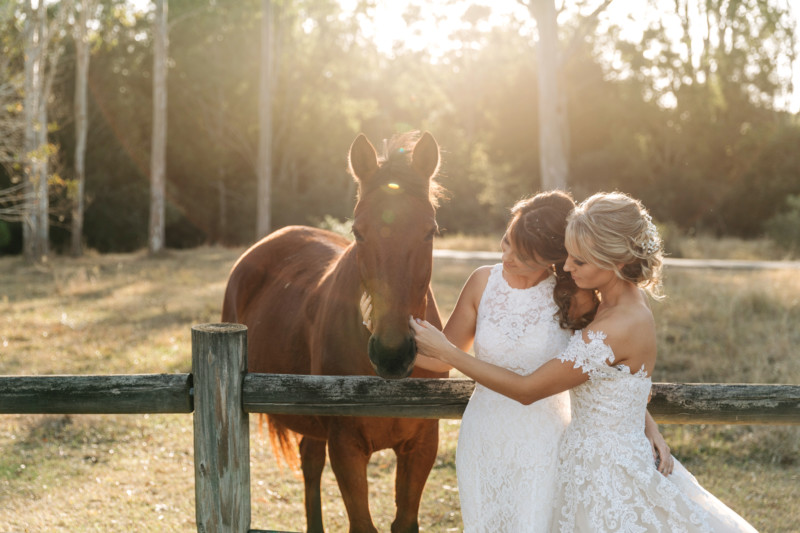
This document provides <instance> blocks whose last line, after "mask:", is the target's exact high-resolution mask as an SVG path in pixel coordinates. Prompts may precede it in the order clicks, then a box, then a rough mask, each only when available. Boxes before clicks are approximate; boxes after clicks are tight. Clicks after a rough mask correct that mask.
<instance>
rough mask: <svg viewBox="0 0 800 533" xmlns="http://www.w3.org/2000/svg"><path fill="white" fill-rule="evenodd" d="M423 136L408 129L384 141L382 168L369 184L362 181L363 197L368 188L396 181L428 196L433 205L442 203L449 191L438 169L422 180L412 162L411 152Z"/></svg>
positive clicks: (359, 194) (422, 196)
mask: <svg viewBox="0 0 800 533" xmlns="http://www.w3.org/2000/svg"><path fill="white" fill-rule="evenodd" d="M419 137H420V132H419V131H408V132H405V133H400V134H396V135H393V136H392V138H391V139H389V140H388V141H384V153H383V154H381V155H380V156H379V157H378V165H379V168H378V170H377V172H375V176H373V178H372V179H371V180H370V181H369V183H367V184H364V183H361V182H359V187H358V198H359V199H360V198H361V196H362V195H363V194H364V193H366V192H367V191H370V190H373V189H376V188H379V187H386V186H387V185H388V184H389V183H395V184H397V185H400V186H401V187H402V189H403V190H404V191H405V192H406V193H408V194H411V195H413V196H417V197H420V198H424V199H427V200H428V201H429V202H430V203H431V205H432V206H433V207H439V200H440V199H442V198H443V197H444V196H445V192H446V191H445V188H444V187H443V186H442V185H441V184H440V183H439V182H438V181H436V175H437V174H438V170H437V171H436V172H435V173H434V174H433V176H431V179H430V180H428V182H426V183H422V182H420V179H419V175H418V174H417V172H416V171H415V170H414V169H413V168H412V166H411V156H412V154H413V152H414V146H415V145H416V144H417V141H418V140H419ZM426 185H427V187H426Z"/></svg>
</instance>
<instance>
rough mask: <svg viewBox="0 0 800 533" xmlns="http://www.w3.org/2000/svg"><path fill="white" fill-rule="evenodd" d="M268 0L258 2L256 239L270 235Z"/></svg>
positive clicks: (270, 43)
mask: <svg viewBox="0 0 800 533" xmlns="http://www.w3.org/2000/svg"><path fill="white" fill-rule="evenodd" d="M272 11H273V7H272V0H262V2H261V69H260V77H259V91H258V118H259V120H258V126H259V128H258V132H259V133H258V163H257V165H258V168H257V169H256V175H257V179H258V187H257V193H256V194H257V196H256V239H260V238H261V237H264V236H265V235H267V234H268V233H269V232H270V228H271V216H272V208H271V204H272V100H273V96H272V88H273V81H272V77H273V61H274V60H273V48H274V45H273V42H274V38H273V33H274V29H273V16H272Z"/></svg>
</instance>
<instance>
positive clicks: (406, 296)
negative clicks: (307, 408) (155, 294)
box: [222, 133, 444, 532]
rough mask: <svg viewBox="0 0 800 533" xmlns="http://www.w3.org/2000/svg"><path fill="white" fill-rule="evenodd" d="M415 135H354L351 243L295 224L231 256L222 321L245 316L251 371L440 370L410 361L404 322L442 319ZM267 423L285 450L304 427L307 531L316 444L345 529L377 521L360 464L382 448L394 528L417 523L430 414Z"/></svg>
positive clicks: (431, 183)
mask: <svg viewBox="0 0 800 533" xmlns="http://www.w3.org/2000/svg"><path fill="white" fill-rule="evenodd" d="M416 138H417V135H408V134H407V135H405V136H403V137H401V138H398V139H393V141H392V144H391V146H390V149H389V154H388V156H387V157H386V158H385V160H382V161H381V160H379V159H378V155H377V153H376V152H375V149H374V148H373V146H372V144H370V142H369V141H368V140H367V138H366V137H365V136H364V135H363V134H362V135H359V136H358V137H357V138H356V139H355V141H353V144H352V146H351V147H350V159H349V160H350V172H351V173H352V175H353V176H354V178H355V179H356V181H357V182H358V189H359V190H358V199H357V203H356V207H355V212H354V219H353V234H354V236H355V242H350V241H348V240H347V239H345V238H343V237H340V236H338V235H336V234H334V233H331V232H328V231H324V230H320V229H316V228H310V227H302V226H293V227H287V228H283V229H281V230H279V231H276V232H274V233H272V234H271V235H269V236H267V237H266V238H264V239H263V240H261V241H260V242H258V243H257V244H255V245H254V246H253V247H252V248H250V249H249V250H247V251H246V252H245V253H244V255H242V257H240V258H239V260H238V261H237V263H236V265H235V266H234V267H233V270H232V271H231V274H230V277H229V279H228V287H227V290H226V292H225V302H224V305H223V310H222V320H223V321H226V322H238V323H242V324H245V325H247V326H248V362H247V366H248V369H249V371H251V372H265V373H277V374H318V375H375V374H377V375H378V376H381V377H383V378H386V379H399V378H405V377H407V376H409V375H411V376H414V377H444V375H443V374H434V373H431V372H425V371H423V370H419V369H416V370H415V369H414V360H415V358H416V345H415V343H414V339H413V336H412V335H411V332H410V330H409V327H408V317H409V315H413V316H419V317H423V316H424V317H426V318H427V320H429V321H431V322H432V323H434V324H436V325H437V326H438V327H441V322H440V319H439V313H438V310H437V308H436V303H435V301H434V299H433V293H432V292H431V289H430V278H431V267H432V249H433V236H434V234H435V233H436V229H437V226H436V217H435V212H436V202H437V198H438V192H439V191H440V188H439V186H438V185H437V183H436V182H435V180H434V176H435V174H436V172H437V170H438V167H439V146H438V145H437V143H436V140H435V139H434V138H433V136H432V135H431V134H429V133H424V134H423V135H422V136H421V137H419V140H418V141H416ZM414 141H416V142H414ZM365 291H366V292H368V293H369V294H370V295H371V296H372V302H373V312H372V316H373V326H374V327H373V331H374V333H373V334H372V335H371V336H370V334H369V332H368V331H367V329H366V328H365V327H364V326H363V324H362V319H361V313H360V310H359V299H360V297H361V294H362V293H363V292H365ZM269 424H270V432H271V436H273V437H274V438H273V442H276V441H277V442H280V444H281V447H282V448H283V451H284V452H286V451H287V449H286V448H287V446H288V444H289V443H290V442H291V439H290V438H288V436H289V435H290V433H289V432H290V431H291V432H295V433H299V434H300V435H302V437H301V439H300V446H299V448H300V462H301V467H302V471H303V477H304V481H305V500H306V502H305V503H306V522H307V527H308V531H310V532H321V531H322V530H323V528H322V508H321V498H320V479H321V476H322V470H323V467H324V466H325V448H326V445H327V449H328V454H329V456H330V460H331V467H332V468H333V472H334V474H335V475H336V480H337V482H338V484H339V489H340V491H341V494H342V498H343V499H344V503H345V507H346V508H347V514H348V518H349V520H350V531H351V532H355V531H358V532H373V531H377V530H376V529H375V526H374V525H373V523H372V518H371V516H370V513H369V506H368V487H367V463H368V462H369V459H370V456H371V455H372V454H373V453H374V452H375V451H378V450H382V449H386V448H392V449H393V450H394V452H395V454H396V455H397V473H396V482H395V493H396V494H395V501H396V504H397V515H396V516H395V519H394V521H393V522H392V531H393V532H412V531H413V532H416V531H418V530H419V525H418V512H419V503H420V499H421V496H422V490H423V488H424V486H425V481H426V480H427V478H428V474H429V472H430V470H431V467H432V466H433V463H434V460H435V458H436V451H437V447H438V440H439V426H438V421H437V420H419V419H408V418H404V419H397V418H358V417H319V416H289V415H270V416H269ZM288 451H289V452H291V453H293V454H294V453H296V452H295V451H294V450H293V449H291V450H288Z"/></svg>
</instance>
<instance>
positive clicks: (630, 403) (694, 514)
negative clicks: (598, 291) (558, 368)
mask: <svg viewBox="0 0 800 533" xmlns="http://www.w3.org/2000/svg"><path fill="white" fill-rule="evenodd" d="M588 337H589V342H588V343H587V342H585V341H584V340H583V337H582V334H581V332H575V334H574V335H573V337H572V338H571V339H570V341H569V346H568V347H567V349H566V350H565V352H564V353H563V354H562V355H560V356H559V359H560V360H562V361H565V362H571V363H573V364H574V365H575V366H576V367H580V368H582V369H583V371H584V372H587V373H588V374H589V380H588V381H586V382H585V383H583V384H581V385H579V386H578V387H575V388H574V389H572V390H571V391H570V401H571V408H572V421H571V423H570V425H569V427H568V428H567V430H566V431H565V433H564V437H563V439H562V441H561V446H560V448H561V449H560V452H559V469H558V487H559V488H558V491H557V493H556V498H555V499H556V509H555V516H554V520H553V525H552V531H558V532H562V533H567V532H569V533H571V532H593V533H594V532H597V533H601V532H617V531H622V532H625V533H639V532H656V531H657V532H665V533H678V532H714V533H721V532H751V533H752V532H755V529H754V528H753V527H752V526H751V525H750V524H748V523H747V522H746V521H745V520H744V519H743V518H742V517H740V516H739V515H737V514H736V513H735V512H734V511H732V510H731V509H730V508H728V507H726V506H725V504H723V503H722V502H721V501H719V500H718V499H717V498H716V497H714V496H713V495H712V494H711V493H709V492H708V491H706V490H705V489H703V488H702V487H701V486H700V485H699V484H698V482H697V480H696V479H695V478H694V476H692V475H691V474H690V473H689V472H688V471H687V470H686V469H685V468H684V467H683V466H682V465H681V464H680V463H679V462H678V461H675V469H674V471H673V473H672V474H671V475H670V476H668V477H665V476H663V475H661V474H660V473H659V472H658V471H657V470H656V468H655V465H654V464H653V453H652V448H651V446H650V443H649V441H648V440H647V438H646V437H645V435H644V420H645V410H646V409H647V397H648V395H649V393H650V386H651V380H650V376H648V375H647V373H646V372H645V371H644V368H642V369H640V370H639V371H637V372H635V373H632V372H631V369H629V368H628V367H626V366H625V365H622V364H618V365H616V366H614V353H613V351H612V350H611V348H610V347H609V346H608V345H607V344H606V343H605V342H604V339H605V335H604V334H603V333H601V332H592V331H589V332H588Z"/></svg>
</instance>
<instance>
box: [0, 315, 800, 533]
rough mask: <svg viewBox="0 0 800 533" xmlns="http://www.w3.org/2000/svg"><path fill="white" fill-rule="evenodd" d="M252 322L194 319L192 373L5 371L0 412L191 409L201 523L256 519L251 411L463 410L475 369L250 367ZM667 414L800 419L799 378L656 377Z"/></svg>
mask: <svg viewBox="0 0 800 533" xmlns="http://www.w3.org/2000/svg"><path fill="white" fill-rule="evenodd" d="M246 362H247V328H246V327H245V326H242V325H239V324H203V325H198V326H195V327H193V328H192V373H191V374H147V375H115V376H0V414H34V413H35V414H112V413H113V414H137V413H193V416H194V471H195V514H196V519H197V530H198V532H201V533H212V532H213V533H222V532H225V533H228V532H230V533H246V532H249V533H257V532H261V533H267V532H266V531H265V530H255V529H250V448H249V447H250V431H249V425H248V413H284V414H317V415H336V416H391V417H410V418H461V415H462V414H463V412H464V408H465V407H466V404H467V400H469V397H470V395H471V394H472V390H473V388H474V383H473V382H472V381H471V380H468V379H446V380H435V379H404V380H398V381H386V380H383V379H381V378H377V377H366V376H348V377H333V376H294V375H272V374H248V373H247V371H246ZM649 408H650V412H651V413H652V414H653V416H654V418H655V419H656V420H657V421H658V422H660V423H665V424H800V385H744V384H679V383H656V384H654V385H653V398H652V401H651V403H650V406H649Z"/></svg>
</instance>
